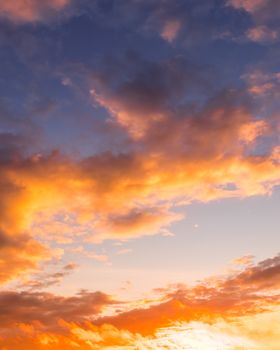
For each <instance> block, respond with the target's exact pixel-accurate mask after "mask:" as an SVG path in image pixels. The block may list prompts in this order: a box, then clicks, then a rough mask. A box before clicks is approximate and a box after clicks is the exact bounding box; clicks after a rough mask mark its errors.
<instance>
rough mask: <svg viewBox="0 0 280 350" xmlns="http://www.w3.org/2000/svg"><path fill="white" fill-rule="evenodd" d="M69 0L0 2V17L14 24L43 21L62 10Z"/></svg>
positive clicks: (14, 0) (3, 0)
mask: <svg viewBox="0 0 280 350" xmlns="http://www.w3.org/2000/svg"><path fill="white" fill-rule="evenodd" d="M70 2H71V0H47V1H45V0H12V1H6V0H0V16H2V17H4V18H7V19H9V20H10V21H12V22H15V23H28V22H39V21H45V20H46V19H48V18H50V17H51V16H53V15H55V14H56V13H57V12H59V11H62V10H64V9H65V8H66V7H67V5H69V4H70Z"/></svg>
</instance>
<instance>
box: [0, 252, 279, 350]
mask: <svg viewBox="0 0 280 350" xmlns="http://www.w3.org/2000/svg"><path fill="white" fill-rule="evenodd" d="M279 266H280V256H276V257H273V258H270V259H266V260H264V261H262V262H260V263H258V264H256V265H251V266H247V267H246V268H245V269H243V270H241V271H238V272H235V273H234V274H231V275H228V276H224V277H223V278H221V277H212V278H211V279H207V280H204V281H201V282H200V283H198V284H197V285H195V286H193V287H191V286H190V287H187V286H183V285H180V286H179V285H178V286H174V288H175V289H174V288H173V287H172V288H166V289H161V291H160V293H161V296H160V298H159V300H158V302H157V303H156V304H155V303H154V302H153V303H152V304H151V303H147V302H145V301H144V302H143V301H142V302H141V303H139V305H141V306H139V308H137V309H131V310H129V311H126V312H121V311H119V312H117V313H115V315H112V316H106V317H100V316H101V314H102V311H103V310H104V309H105V308H106V307H112V306H114V305H115V306H116V307H118V306H119V302H117V301H114V300H113V299H112V298H110V297H109V296H108V295H106V294H103V293H101V292H96V293H90V292H85V291H84V292H81V293H80V294H79V295H76V296H73V297H62V296H55V295H53V294H50V293H31V292H4V291H2V292H1V293H0V307H1V310H2V313H1V315H0V328H1V331H0V346H2V348H5V347H7V348H8V349H11V350H16V349H17V348H18V347H19V345H20V344H22V348H23V349H31V350H33V349H40V350H41V349H43V348H45V347H46V346H48V347H49V348H50V349H53V350H56V349H66V350H67V349H68V350H72V349H75V348H76V347H81V348H83V349H96V350H108V349H123V350H127V349H134V348H135V346H138V347H139V346H140V348H143V349H147V350H148V349H149V350H150V349H157V348H158V347H159V346H163V344H165V348H166V349H170V350H171V349H172V350H173V349H174V346H175V345H176V344H177V346H178V348H180V346H183V344H185V346H187V345H189V346H190V345H191V344H192V345H193V346H194V345H195V344H197V345H196V346H199V345H200V346H201V345H202V344H204V343H203V342H206V343H205V344H211V343H209V342H211V341H212V342H214V340H215V342H214V343H213V346H214V344H216V346H218V345H220V346H226V345H227V346H229V345H230V344H231V345H232V346H233V347H228V349H232V350H233V349H235V347H234V345H235V346H237V345H239V346H243V348H244V349H247V348H248V349H254V347H255V346H256V349H261V350H262V349H264V350H265V349H266V346H267V344H270V345H271V347H270V348H271V349H273V350H276V349H277V342H278V341H279V333H278V332H277V326H276V325H277V324H278V320H279V315H280V314H279V301H280V299H279V294H277V292H278V291H279V288H280V279H279V276H280V270H279ZM178 288H179V289H178ZM127 305H128V306H129V303H127ZM143 305H144V306H143ZM149 305H150V306H149ZM264 320H266V321H265V326H264V323H263V322H264ZM269 327H272V328H271V331H270V332H268V330H269ZM196 330H199V334H200V337H199V338H197V336H196V334H197V332H196ZM184 334H185V336H184V337H183V338H182V336H183V335H184ZM187 335H188V336H187ZM207 339H208V343H207ZM198 349H199V348H198Z"/></svg>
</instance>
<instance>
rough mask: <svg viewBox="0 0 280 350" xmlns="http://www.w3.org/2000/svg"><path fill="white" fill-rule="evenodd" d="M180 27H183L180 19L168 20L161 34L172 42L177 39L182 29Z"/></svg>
mask: <svg viewBox="0 0 280 350" xmlns="http://www.w3.org/2000/svg"><path fill="white" fill-rule="evenodd" d="M180 28H181V22H180V21H178V20H173V21H171V20H170V21H167V22H166V23H165V24H164V26H163V28H162V31H161V33H160V35H161V37H162V38H163V39H164V40H166V41H168V42H170V43H171V42H172V41H173V40H175V39H176V37H177V35H178V33H179V31H180Z"/></svg>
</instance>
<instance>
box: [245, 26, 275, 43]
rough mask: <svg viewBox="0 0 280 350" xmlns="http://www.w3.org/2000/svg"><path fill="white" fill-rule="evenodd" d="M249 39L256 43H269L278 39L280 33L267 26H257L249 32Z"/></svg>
mask: <svg viewBox="0 0 280 350" xmlns="http://www.w3.org/2000/svg"><path fill="white" fill-rule="evenodd" d="M246 34H247V38H248V39H250V40H252V41H255V42H269V41H275V40H277V39H278V32H277V31H276V30H272V29H269V28H267V27H266V26H263V25H262V26H256V27H253V28H251V29H249V30H248V31H247V33H246Z"/></svg>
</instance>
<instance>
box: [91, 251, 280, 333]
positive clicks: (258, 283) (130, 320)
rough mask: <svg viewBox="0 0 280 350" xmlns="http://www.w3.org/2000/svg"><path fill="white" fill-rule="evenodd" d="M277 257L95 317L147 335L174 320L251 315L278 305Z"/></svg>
mask: <svg viewBox="0 0 280 350" xmlns="http://www.w3.org/2000/svg"><path fill="white" fill-rule="evenodd" d="M279 259H280V256H279V255H278V256H275V257H274V258H270V259H267V260H264V261H262V262H260V263H259V264H257V265H249V266H247V267H245V269H244V270H241V271H237V272H235V273H233V274H231V275H228V276H224V277H223V278H221V277H212V278H209V279H206V280H204V281H201V282H200V283H197V284H196V285H195V286H193V287H186V286H179V289H178V286H176V285H175V286H174V287H172V288H171V289H168V288H167V289H162V290H161V293H162V295H163V297H162V302H159V303H158V304H156V305H151V306H149V307H147V308H138V309H133V310H129V311H126V312H123V313H120V314H119V315H116V316H112V317H104V318H101V319H100V320H98V324H102V323H104V322H105V323H110V324H113V325H114V326H116V327H118V328H121V329H126V330H129V331H131V332H140V333H142V334H151V333H152V332H154V331H155V330H156V329H158V328H160V327H167V326H170V325H171V324H172V323H174V322H177V321H183V322H189V321H193V320H197V321H199V320H204V321H206V320H207V321H208V322H212V321H213V320H215V319H219V318H221V317H223V318H227V317H229V318H231V317H236V316H246V315H255V314H259V313H261V312H265V311H269V310H270V309H271V307H273V306H274V307H275V306H277V305H279V300H280V299H279V294H278V291H279V289H280V284H279V283H280V272H279V271H280V270H279V269H280V260H279Z"/></svg>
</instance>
